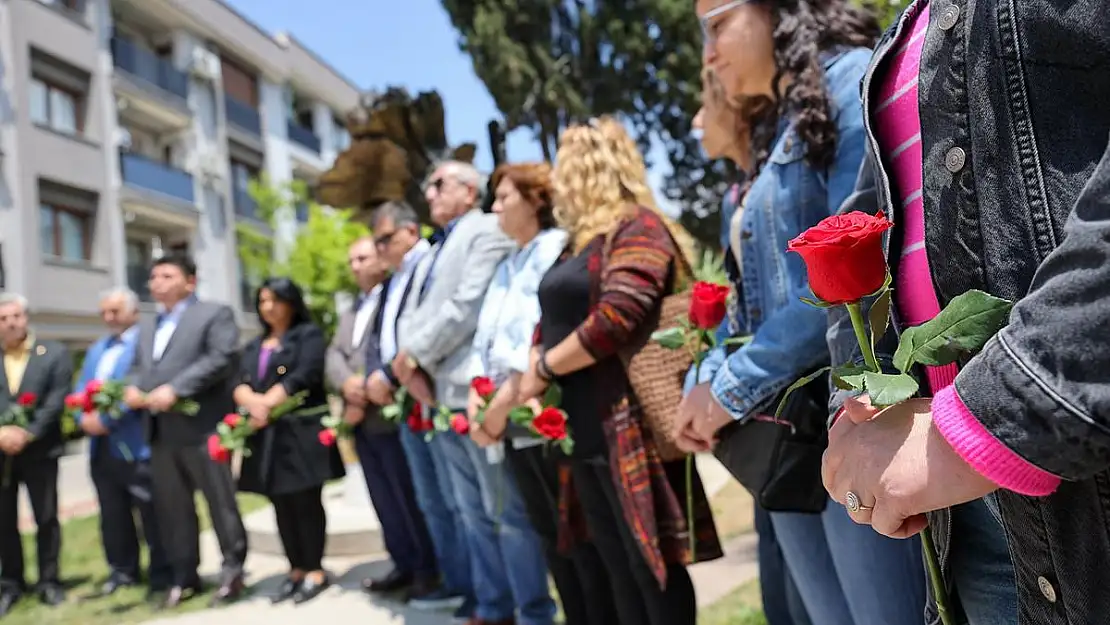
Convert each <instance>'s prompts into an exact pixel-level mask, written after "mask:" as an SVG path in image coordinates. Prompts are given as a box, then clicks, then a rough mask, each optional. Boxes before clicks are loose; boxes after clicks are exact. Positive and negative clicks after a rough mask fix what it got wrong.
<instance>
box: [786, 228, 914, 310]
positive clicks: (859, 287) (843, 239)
mask: <svg viewBox="0 0 1110 625" xmlns="http://www.w3.org/2000/svg"><path fill="white" fill-rule="evenodd" d="M892 225H893V224H892V223H890V221H888V220H887V218H886V216H884V215H883V213H882V212H880V213H879V214H878V215H868V214H867V213H861V212H859V211H853V212H851V213H846V214H844V215H833V216H831V217H826V218H824V219H822V220H821V222H820V223H818V224H817V225H816V226H813V227H812V228H810V229H809V230H806V231H805V232H803V233H801V234H800V235H798V236H797V237H796V238H795V239H794V240H792V241H790V243H789V244H788V245H787V246H786V249H787V250H789V251H791V252H797V253H799V254H801V256H802V260H803V261H805V264H806V269H807V271H808V272H809V287H810V288H811V289H813V294H814V295H816V296H817V297H818V298H819V299H821V301H823V302H825V303H827V304H832V305H834V306H835V305H841V304H850V303H852V302H858V301H860V300H861V299H863V298H864V297H865V296H867V295H871V294H872V293H874V292H875V291H878V290H879V289H880V288H881V287H882V286H883V282H885V281H886V272H887V268H886V257H885V256H884V255H883V233H884V232H886V231H887V230H889V229H890V228H891V226H892Z"/></svg>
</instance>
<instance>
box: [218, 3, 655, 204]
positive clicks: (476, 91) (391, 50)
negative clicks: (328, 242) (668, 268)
mask: <svg viewBox="0 0 1110 625" xmlns="http://www.w3.org/2000/svg"><path fill="white" fill-rule="evenodd" d="M225 2H227V3H228V4H230V5H231V6H233V7H235V8H236V9H237V10H238V11H239V12H241V13H243V14H244V15H245V16H247V17H248V18H249V19H251V20H252V21H254V22H255V23H256V24H258V25H259V26H261V27H262V28H263V29H265V30H267V31H269V32H271V33H274V32H278V31H287V32H289V33H290V34H292V35H293V36H294V37H296V38H297V39H298V40H300V41H301V43H303V44H304V45H305V46H307V47H308V48H310V49H312V50H313V51H314V52H315V53H316V54H318V55H320V56H321V57H323V58H324V59H325V60H326V61H328V62H329V63H331V64H332V66H334V67H335V68H337V69H338V70H339V71H340V72H341V73H343V74H344V75H345V76H347V77H348V78H350V79H351V80H352V81H353V82H354V83H355V84H357V85H358V86H359V87H360V88H362V89H378V90H382V89H384V88H385V87H388V86H403V87H406V88H407V89H408V90H409V93H411V94H413V95H415V94H416V93H418V92H420V91H430V90H436V91H438V92H439V94H440V96H442V97H443V102H444V107H445V109H446V114H447V141H448V142H449V143H450V144H451V145H458V144H460V143H467V142H474V143H476V144H477V145H478V156H477V157H476V159H475V164H477V165H478V166H479V167H480V168H482V169H483V170H486V171H488V169H489V168H490V167H491V166H492V162H493V161H492V158H491V156H490V152H489V135H488V131H487V124H488V123H489V121H490V120H492V119H500V118H501V115H500V113H499V112H498V110H497V107H496V106H495V105H494V103H493V98H491V97H490V95H489V93H488V92H487V91H486V88H485V86H484V85H483V84H482V81H480V80H478V77H477V76H475V74H474V69H473V65H472V64H471V62H470V57H469V56H467V55H466V54H465V53H463V52H460V51H459V47H458V34H457V33H456V31H455V29H454V28H453V27H452V26H451V22H450V20H449V19H448V17H447V13H446V11H444V10H443V8H442V6H441V5H440V2H439V0H312V1H307V0H225ZM402 6H403V7H404V8H403V9H402V8H401V7H402ZM506 152H507V156H508V159H509V160H510V161H522V160H533V159H539V158H541V156H542V154H541V152H540V147H539V144H538V143H537V142H536V141H535V140H534V139H533V137H532V133H531V131H530V130H527V129H521V130H517V131H516V132H514V133H512V134H511V135H510V136H509V139H508V141H507V145H506ZM650 160H651V161H652V162H656V163H660V162H664V163H665V162H666V157H665V155H655V154H652V158H651V159H650ZM664 173H665V172H664V171H663V170H661V169H660V168H656V169H655V171H653V172H652V173H651V175H650V177H651V178H652V184H653V186H654V187H655V188H656V190H658V189H659V188H660V181H661V179H662V175H663V174H664ZM657 196H658V198H657V199H658V200H659V201H660V204H661V205H664V206H665V204H666V203H665V202H664V201H663V197H662V194H660V193H657Z"/></svg>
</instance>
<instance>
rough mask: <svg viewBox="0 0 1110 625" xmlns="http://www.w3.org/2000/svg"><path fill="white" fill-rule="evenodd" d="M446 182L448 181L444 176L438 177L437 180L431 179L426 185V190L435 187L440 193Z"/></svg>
mask: <svg viewBox="0 0 1110 625" xmlns="http://www.w3.org/2000/svg"><path fill="white" fill-rule="evenodd" d="M445 182H446V180H444V179H443V178H436V179H435V180H429V181H428V182H427V183H426V184H425V185H424V191H425V192H427V191H428V189H435V190H436V193H439V192H440V191H442V190H443V185H444V183H445Z"/></svg>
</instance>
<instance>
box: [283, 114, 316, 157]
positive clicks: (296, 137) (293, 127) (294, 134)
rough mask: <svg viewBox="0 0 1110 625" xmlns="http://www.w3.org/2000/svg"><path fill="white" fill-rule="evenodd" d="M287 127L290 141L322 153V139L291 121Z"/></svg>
mask: <svg viewBox="0 0 1110 625" xmlns="http://www.w3.org/2000/svg"><path fill="white" fill-rule="evenodd" d="M287 126H288V133H289V140H290V141H294V142H296V143H299V144H301V145H303V146H304V147H306V148H308V149H310V150H312V151H313V152H316V153H319V152H320V137H317V136H316V134H315V133H313V132H312V131H311V130H309V129H308V128H305V127H304V126H301V125H300V124H298V123H297V122H295V121H292V120H290V121H289V123H288V125H287Z"/></svg>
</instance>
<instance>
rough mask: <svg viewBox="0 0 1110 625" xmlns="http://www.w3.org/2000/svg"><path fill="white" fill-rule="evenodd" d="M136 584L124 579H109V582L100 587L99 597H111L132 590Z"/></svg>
mask: <svg viewBox="0 0 1110 625" xmlns="http://www.w3.org/2000/svg"><path fill="white" fill-rule="evenodd" d="M134 585H135V582H134V581H132V580H129V579H127V578H124V577H109V578H108V581H106V582H104V585H103V586H101V587H100V594H98V595H97V596H98V597H110V596H112V595H114V594H116V593H117V592H119V591H120V590H122V589H124V588H130V587H132V586H134Z"/></svg>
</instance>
